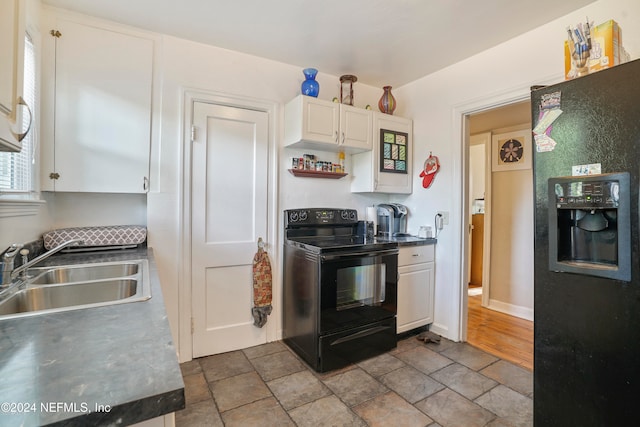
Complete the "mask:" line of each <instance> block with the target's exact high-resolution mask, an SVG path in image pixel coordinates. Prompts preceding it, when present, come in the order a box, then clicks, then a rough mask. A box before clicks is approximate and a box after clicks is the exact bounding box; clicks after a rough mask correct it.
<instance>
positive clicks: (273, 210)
mask: <svg viewBox="0 0 640 427" xmlns="http://www.w3.org/2000/svg"><path fill="white" fill-rule="evenodd" d="M181 99H183V100H184V102H183V105H182V108H183V115H182V123H181V129H182V157H183V161H182V171H181V173H180V181H181V182H180V188H181V189H182V194H181V197H180V213H179V216H180V219H179V224H180V225H179V229H180V233H181V236H180V237H179V238H178V244H179V245H180V248H179V253H180V256H179V261H180V262H179V266H178V277H179V284H178V290H179V293H178V299H179V301H178V310H179V325H178V341H179V342H178V351H179V359H180V362H181V363H182V362H187V361H189V360H191V359H192V358H193V336H192V330H191V322H192V320H191V319H192V308H191V202H192V201H191V151H192V150H191V123H192V122H193V104H194V103H195V102H202V103H208V104H216V105H223V106H229V107H236V108H245V109H248V110H257V111H264V112H266V113H267V114H268V115H269V119H268V120H269V136H268V138H269V142H268V144H269V147H268V151H269V154H268V155H269V178H268V179H269V183H268V193H269V194H268V208H267V212H268V215H269V218H268V220H267V228H268V233H269V237H268V240H269V241H267V242H266V244H267V246H266V250H267V251H268V252H269V257H270V259H271V264H272V279H273V295H272V298H273V302H272V306H273V312H272V314H271V315H270V316H269V321H268V322H267V324H266V325H265V326H264V327H265V328H267V329H266V331H267V342H270V341H275V340H276V339H278V338H279V337H278V333H279V331H281V330H282V327H281V324H282V319H281V312H282V307H281V300H282V297H281V286H280V283H281V278H280V270H279V269H278V267H277V266H278V265H280V251H279V250H278V248H279V247H280V244H279V243H280V242H279V235H278V227H277V222H278V203H277V202H278V197H277V195H278V191H277V189H278V146H277V144H276V141H277V140H278V139H277V129H278V128H279V127H278V126H277V123H279V122H278V111H279V110H278V104H277V103H275V102H269V101H265V100H260V99H254V98H248V97H241V96H235V95H229V94H225V93H220V92H212V91H206V90H200V89H190V88H183V89H182V95H181Z"/></svg>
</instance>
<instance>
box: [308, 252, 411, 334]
mask: <svg viewBox="0 0 640 427" xmlns="http://www.w3.org/2000/svg"><path fill="white" fill-rule="evenodd" d="M320 260H321V261H320V328H319V329H320V334H321V335H322V334H328V333H335V332H338V331H343V330H348V329H352V328H358V327H361V326H365V325H369V324H371V323H374V322H379V321H381V320H384V319H389V318H394V317H395V316H396V301H397V292H398V249H386V250H379V251H375V250H374V251H366V252H358V251H348V252H347V251H345V252H339V253H335V254H334V253H329V254H326V255H322V256H321V257H320Z"/></svg>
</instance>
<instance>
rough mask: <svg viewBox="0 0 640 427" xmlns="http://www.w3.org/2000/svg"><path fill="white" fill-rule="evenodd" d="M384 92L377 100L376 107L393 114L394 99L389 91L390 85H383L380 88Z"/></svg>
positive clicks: (394, 107)
mask: <svg viewBox="0 0 640 427" xmlns="http://www.w3.org/2000/svg"><path fill="white" fill-rule="evenodd" d="M382 89H383V90H384V93H383V94H382V97H381V98H380V101H378V108H380V111H382V112H383V113H385V114H393V112H394V111H395V109H396V99H395V98H394V97H393V94H392V93H391V86H385V87H383V88H382Z"/></svg>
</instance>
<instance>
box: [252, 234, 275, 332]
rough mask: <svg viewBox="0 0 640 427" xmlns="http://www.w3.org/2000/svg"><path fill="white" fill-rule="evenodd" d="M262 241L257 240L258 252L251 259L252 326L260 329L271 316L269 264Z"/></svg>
mask: <svg viewBox="0 0 640 427" xmlns="http://www.w3.org/2000/svg"><path fill="white" fill-rule="evenodd" d="M263 247H264V243H263V242H262V239H260V240H258V252H256V255H255V256H254V257H253V305H254V307H253V308H252V309H251V314H253V324H254V325H255V326H257V327H259V328H262V327H263V326H264V325H265V323H267V316H268V315H270V314H271V309H272V308H271V263H270V262H269V255H268V254H267V252H266V251H265V250H264V249H263Z"/></svg>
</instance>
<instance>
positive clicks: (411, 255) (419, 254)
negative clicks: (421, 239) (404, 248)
mask: <svg viewBox="0 0 640 427" xmlns="http://www.w3.org/2000/svg"><path fill="white" fill-rule="evenodd" d="M411 256H416V257H418V256H420V254H413V255H411Z"/></svg>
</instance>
